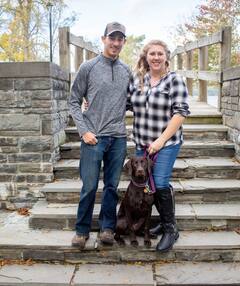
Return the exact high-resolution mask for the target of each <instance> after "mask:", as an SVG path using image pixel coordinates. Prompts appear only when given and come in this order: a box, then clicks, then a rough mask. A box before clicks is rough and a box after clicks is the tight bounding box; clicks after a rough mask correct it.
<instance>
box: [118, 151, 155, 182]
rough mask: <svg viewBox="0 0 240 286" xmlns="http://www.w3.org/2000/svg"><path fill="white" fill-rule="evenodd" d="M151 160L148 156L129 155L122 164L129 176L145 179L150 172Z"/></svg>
mask: <svg viewBox="0 0 240 286" xmlns="http://www.w3.org/2000/svg"><path fill="white" fill-rule="evenodd" d="M152 166H153V161H152V160H151V159H149V158H148V157H136V156H134V157H131V158H130V159H129V160H128V161H127V163H126V164H125V165H124V171H126V172H127V173H128V174H129V175H130V176H131V177H135V178H142V179H144V180H146V179H147V178H148V176H149V173H150V172H151V168H152Z"/></svg>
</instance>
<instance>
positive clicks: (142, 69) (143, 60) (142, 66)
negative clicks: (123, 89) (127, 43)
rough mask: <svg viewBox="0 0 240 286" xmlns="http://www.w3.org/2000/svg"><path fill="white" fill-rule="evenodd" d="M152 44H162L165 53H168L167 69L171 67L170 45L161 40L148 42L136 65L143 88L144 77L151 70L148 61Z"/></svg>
mask: <svg viewBox="0 0 240 286" xmlns="http://www.w3.org/2000/svg"><path fill="white" fill-rule="evenodd" d="M152 46H161V47H163V49H164V51H165V53H166V58H167V60H166V69H168V67H169V62H170V51H169V49H168V46H167V44H166V43H165V42H163V41H161V40H152V41H150V42H148V43H147V44H146V45H145V46H144V47H143V49H142V52H141V54H140V56H139V59H138V61H137V65H136V67H135V72H136V74H137V76H138V77H139V79H140V86H141V89H142V88H143V79H144V76H145V74H146V73H147V72H148V71H149V65H148V62H147V53H148V51H149V49H150V48H151V47H152Z"/></svg>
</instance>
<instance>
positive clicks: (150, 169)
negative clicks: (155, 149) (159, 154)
mask: <svg viewBox="0 0 240 286" xmlns="http://www.w3.org/2000/svg"><path fill="white" fill-rule="evenodd" d="M146 159H147V169H148V174H150V173H151V171H152V167H153V160H151V159H150V158H149V156H147V158H146Z"/></svg>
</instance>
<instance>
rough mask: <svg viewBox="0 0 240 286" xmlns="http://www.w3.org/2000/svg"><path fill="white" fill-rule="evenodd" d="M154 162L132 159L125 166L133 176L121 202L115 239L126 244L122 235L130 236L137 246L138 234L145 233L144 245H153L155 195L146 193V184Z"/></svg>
mask: <svg viewBox="0 0 240 286" xmlns="http://www.w3.org/2000/svg"><path fill="white" fill-rule="evenodd" d="M152 165H153V163H152V161H151V160H150V159H148V158H145V157H132V158H131V159H130V160H129V161H128V162H127V163H126V164H125V166H124V169H125V171H128V173H129V175H130V176H131V182H130V184H129V186H128V188H127V192H126V194H125V196H124V198H123V200H122V201H121V204H120V208H119V211H118V215H117V226H116V235H115V239H116V240H117V241H118V242H119V243H122V244H124V243H125V242H124V240H123V239H122V238H121V235H124V234H129V236H130V242H131V245H134V246H137V245H138V242H137V239H136V235H137V234H140V233H141V234H142V233H144V244H145V245H146V246H150V245H151V240H150V235H149V228H150V219H151V212H152V204H153V201H154V198H153V195H149V194H146V193H144V186H143V185H144V182H146V181H147V179H148V177H149V172H150V170H151V168H152Z"/></svg>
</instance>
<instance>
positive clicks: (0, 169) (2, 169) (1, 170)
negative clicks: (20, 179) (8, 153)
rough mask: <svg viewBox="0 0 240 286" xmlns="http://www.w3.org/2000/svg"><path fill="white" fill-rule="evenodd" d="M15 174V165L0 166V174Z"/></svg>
mask: <svg viewBox="0 0 240 286" xmlns="http://www.w3.org/2000/svg"><path fill="white" fill-rule="evenodd" d="M16 172H17V165H16V164H1V165H0V173H9V174H15V173H16Z"/></svg>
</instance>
